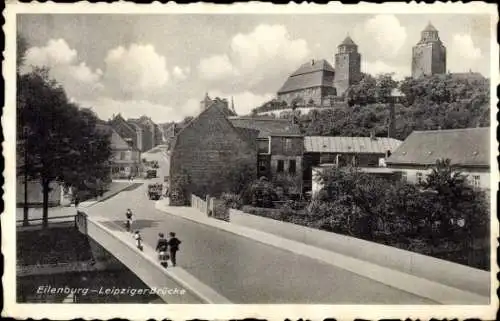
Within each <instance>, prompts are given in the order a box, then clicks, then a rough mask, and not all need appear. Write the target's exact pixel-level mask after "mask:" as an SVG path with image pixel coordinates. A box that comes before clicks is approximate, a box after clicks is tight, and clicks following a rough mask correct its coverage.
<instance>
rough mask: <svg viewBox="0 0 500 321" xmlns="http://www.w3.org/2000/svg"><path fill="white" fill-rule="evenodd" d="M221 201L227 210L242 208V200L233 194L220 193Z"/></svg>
mask: <svg viewBox="0 0 500 321" xmlns="http://www.w3.org/2000/svg"><path fill="white" fill-rule="evenodd" d="M221 200H222V203H223V204H224V206H226V207H227V208H234V209H237V210H239V209H241V207H242V206H243V199H242V197H241V196H240V195H238V194H233V193H222V195H221Z"/></svg>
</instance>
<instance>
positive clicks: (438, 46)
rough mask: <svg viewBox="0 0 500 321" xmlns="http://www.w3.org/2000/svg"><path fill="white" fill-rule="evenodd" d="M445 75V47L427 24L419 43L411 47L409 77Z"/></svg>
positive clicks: (435, 31)
mask: <svg viewBox="0 0 500 321" xmlns="http://www.w3.org/2000/svg"><path fill="white" fill-rule="evenodd" d="M444 73H446V47H445V46H444V45H443V43H442V42H441V39H439V33H438V31H437V30H436V28H434V26H433V25H432V24H431V23H429V24H428V25H427V27H426V28H425V29H424V30H423V31H422V32H421V37H420V41H419V42H418V43H417V45H416V46H414V47H413V53H412V63H411V75H412V77H413V78H419V77H422V76H430V75H434V74H444Z"/></svg>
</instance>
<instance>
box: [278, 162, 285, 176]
mask: <svg viewBox="0 0 500 321" xmlns="http://www.w3.org/2000/svg"><path fill="white" fill-rule="evenodd" d="M276 171H277V172H278V173H282V172H284V171H285V161H284V160H282V159H279V160H278V168H277V169H276Z"/></svg>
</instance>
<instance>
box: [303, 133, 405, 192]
mask: <svg viewBox="0 0 500 321" xmlns="http://www.w3.org/2000/svg"><path fill="white" fill-rule="evenodd" d="M401 143H402V142H401V141H399V140H397V139H394V138H385V137H375V136H371V137H333V136H306V137H304V178H303V179H304V189H305V190H313V194H314V193H315V192H316V191H317V190H318V189H319V185H318V182H317V177H315V175H314V172H319V171H321V170H322V168H327V167H344V166H349V165H352V166H356V167H358V168H359V169H360V170H361V171H363V172H366V173H370V174H374V175H385V176H387V175H392V174H393V171H392V170H388V169H387V168H385V159H386V158H387V157H388V156H390V155H391V153H392V152H394V151H395V150H397V148H398V147H399V146H400V145H401Z"/></svg>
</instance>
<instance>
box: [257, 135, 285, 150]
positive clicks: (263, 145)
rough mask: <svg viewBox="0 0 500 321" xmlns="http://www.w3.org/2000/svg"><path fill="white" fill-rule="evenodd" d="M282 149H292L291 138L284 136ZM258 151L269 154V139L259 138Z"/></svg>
mask: <svg viewBox="0 0 500 321" xmlns="http://www.w3.org/2000/svg"><path fill="white" fill-rule="evenodd" d="M282 143H283V151H284V152H291V151H292V139H291V138H285V139H284V140H283V141H282ZM258 146H259V153H260V154H270V153H271V151H270V147H269V140H259V144H258Z"/></svg>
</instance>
